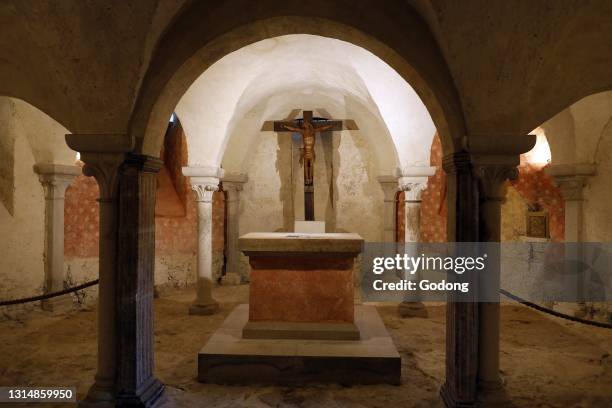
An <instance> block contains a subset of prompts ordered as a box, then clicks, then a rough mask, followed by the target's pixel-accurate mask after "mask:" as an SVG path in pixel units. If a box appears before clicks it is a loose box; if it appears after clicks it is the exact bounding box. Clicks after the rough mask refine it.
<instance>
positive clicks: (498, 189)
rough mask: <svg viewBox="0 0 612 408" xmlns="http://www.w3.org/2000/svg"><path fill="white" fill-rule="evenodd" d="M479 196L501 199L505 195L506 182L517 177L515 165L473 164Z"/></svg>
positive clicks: (486, 198)
mask: <svg viewBox="0 0 612 408" xmlns="http://www.w3.org/2000/svg"><path fill="white" fill-rule="evenodd" d="M474 174H475V175H476V177H477V178H478V181H479V185H480V192H481V194H480V195H481V197H482V198H484V199H485V200H494V201H503V200H504V198H505V197H506V182H507V181H508V180H515V179H516V178H517V177H518V169H517V168H516V166H512V165H505V164H487V165H476V166H474Z"/></svg>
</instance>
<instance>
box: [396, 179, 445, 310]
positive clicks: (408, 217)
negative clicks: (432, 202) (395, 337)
mask: <svg viewBox="0 0 612 408" xmlns="http://www.w3.org/2000/svg"><path fill="white" fill-rule="evenodd" d="M435 171H436V169H435V167H410V168H406V169H404V170H403V171H402V173H401V177H400V178H399V180H398V184H399V190H400V191H403V192H404V215H405V221H404V225H405V231H404V242H405V243H406V244H407V247H408V246H410V247H414V248H413V249H415V252H418V251H417V248H416V245H415V243H418V242H421V202H422V201H423V198H422V196H423V191H425V189H426V188H427V180H428V179H427V177H428V176H431V175H433V174H435ZM414 255H416V253H415V254H414ZM412 278H413V279H415V280H417V281H418V280H420V273H419V272H417V273H416V274H414V275H412ZM417 300H418V298H413V299H412V300H411V301H404V302H401V303H400V304H399V306H398V312H399V314H400V316H401V317H427V309H426V308H425V306H424V305H423V303H422V302H420V301H417Z"/></svg>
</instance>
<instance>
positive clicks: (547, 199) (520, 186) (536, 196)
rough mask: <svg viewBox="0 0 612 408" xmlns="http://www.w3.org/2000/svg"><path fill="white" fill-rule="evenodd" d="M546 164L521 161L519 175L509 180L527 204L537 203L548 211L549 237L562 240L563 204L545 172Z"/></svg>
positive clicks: (559, 194)
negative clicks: (540, 164)
mask: <svg viewBox="0 0 612 408" xmlns="http://www.w3.org/2000/svg"><path fill="white" fill-rule="evenodd" d="M545 169H546V166H544V167H542V166H537V165H532V164H529V163H521V165H520V166H519V176H518V178H517V179H516V180H514V181H511V182H510V184H511V186H512V187H514V188H515V189H516V191H518V193H519V194H520V195H521V197H522V198H523V199H524V200H525V202H526V203H527V204H535V203H537V204H538V205H539V206H541V207H542V209H544V210H546V211H547V212H548V216H549V220H550V221H549V228H550V239H551V240H552V241H553V242H563V239H564V236H565V204H564V201H563V196H562V195H561V190H559V188H558V187H557V186H556V185H555V182H554V180H553V178H552V177H551V176H549V175H548V174H546V172H545Z"/></svg>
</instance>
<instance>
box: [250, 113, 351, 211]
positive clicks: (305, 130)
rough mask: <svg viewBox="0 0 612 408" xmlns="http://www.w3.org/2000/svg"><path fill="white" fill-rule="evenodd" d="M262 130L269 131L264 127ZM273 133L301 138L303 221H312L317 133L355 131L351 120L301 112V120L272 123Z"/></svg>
mask: <svg viewBox="0 0 612 408" xmlns="http://www.w3.org/2000/svg"><path fill="white" fill-rule="evenodd" d="M269 123H270V122H266V123H265V124H264V127H263V129H262V130H270V129H269V128H268V127H267V126H266V125H267V124H269ZM271 123H272V124H273V127H272V130H274V131H275V132H292V133H299V134H300V135H301V136H302V147H301V148H300V153H301V154H300V164H301V165H302V166H303V167H304V219H305V220H306V221H314V219H315V218H314V162H315V140H316V134H317V132H325V131H338V130H344V129H348V130H356V129H357V126H356V125H355V122H354V121H352V120H337V119H326V118H319V117H313V116H312V111H303V117H302V119H294V120H278V121H272V122H271Z"/></svg>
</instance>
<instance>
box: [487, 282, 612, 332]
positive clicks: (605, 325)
mask: <svg viewBox="0 0 612 408" xmlns="http://www.w3.org/2000/svg"><path fill="white" fill-rule="evenodd" d="M499 293H501V294H502V295H504V296H506V297H508V298H510V299H512V300H516V301H517V302H519V303H520V304H522V305H525V306H527V307H530V308H532V309H535V310H539V311H540V312H544V313H548V314H549V315H553V316H556V317H560V318H561V319H566V320H571V321H572V322H577V323H582V324H588V325H590V326H596V327H602V328H604V329H612V324H608V323H603V322H597V321H594V320H586V319H581V318H579V317H575V316H570V315H566V314H565V313H560V312H557V311H555V310H552V309H548V308H546V307H544V306H540V305H537V304H535V303H532V302H530V301H528V300H525V299H523V298H521V297H519V296H516V295H514V294H512V293H510V292H508V291H507V290H504V289H500V290H499Z"/></svg>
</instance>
